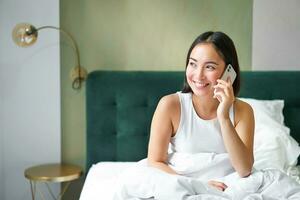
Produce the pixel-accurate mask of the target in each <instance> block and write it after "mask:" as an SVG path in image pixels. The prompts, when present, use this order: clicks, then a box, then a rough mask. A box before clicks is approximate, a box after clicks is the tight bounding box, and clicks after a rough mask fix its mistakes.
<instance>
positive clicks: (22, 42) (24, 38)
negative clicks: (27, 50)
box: [12, 23, 38, 47]
mask: <svg viewBox="0 0 300 200" xmlns="http://www.w3.org/2000/svg"><path fill="white" fill-rule="evenodd" d="M37 37H38V31H37V29H36V28H35V27H34V26H33V25H31V24H27V23H20V24H17V25H16V26H15V27H14V29H13V31H12V38H13V41H14V42H15V43H16V44H17V45H18V46H20V47H28V46H30V45H32V44H34V43H35V41H36V40H37Z"/></svg>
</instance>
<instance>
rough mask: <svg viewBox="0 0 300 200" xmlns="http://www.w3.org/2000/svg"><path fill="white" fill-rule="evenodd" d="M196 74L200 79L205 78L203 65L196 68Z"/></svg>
mask: <svg viewBox="0 0 300 200" xmlns="http://www.w3.org/2000/svg"><path fill="white" fill-rule="evenodd" d="M196 76H197V78H198V79H199V80H202V79H203V78H204V70H203V67H198V68H197V70H196Z"/></svg>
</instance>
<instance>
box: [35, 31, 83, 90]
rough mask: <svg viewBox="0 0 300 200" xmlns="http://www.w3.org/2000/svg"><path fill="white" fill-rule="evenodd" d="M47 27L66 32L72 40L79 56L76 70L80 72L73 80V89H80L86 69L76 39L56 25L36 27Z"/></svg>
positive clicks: (77, 56)
mask: <svg viewBox="0 0 300 200" xmlns="http://www.w3.org/2000/svg"><path fill="white" fill-rule="evenodd" d="M47 28H50V29H56V30H58V31H60V32H62V33H63V34H65V35H66V36H67V37H68V38H69V39H70V40H71V42H72V45H73V48H74V49H75V54H76V58H77V68H78V69H77V70H76V73H77V74H78V76H77V77H76V78H75V79H74V80H73V83H72V88H73V89H80V88H81V84H82V81H84V79H85V77H84V76H85V73H86V72H85V70H84V69H83V68H82V67H81V64H80V56H79V55H80V54H79V48H78V45H77V43H76V41H75V40H74V38H73V36H72V35H71V34H70V33H69V32H67V31H65V30H63V29H61V28H58V27H55V26H42V27H39V28H37V29H36V31H40V30H42V29H47Z"/></svg>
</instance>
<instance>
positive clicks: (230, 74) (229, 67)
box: [221, 64, 236, 84]
mask: <svg viewBox="0 0 300 200" xmlns="http://www.w3.org/2000/svg"><path fill="white" fill-rule="evenodd" d="M228 77H230V80H231V83H232V84H233V82H234V80H235V78H236V72H235V71H234V69H233V67H232V65H231V64H228V65H227V68H226V69H225V71H224V73H223V75H222V77H221V79H222V80H224V81H227V79H228Z"/></svg>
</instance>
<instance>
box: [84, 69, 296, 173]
mask: <svg viewBox="0 0 300 200" xmlns="http://www.w3.org/2000/svg"><path fill="white" fill-rule="evenodd" d="M183 77H184V72H153V71H151V72H150V71H143V72H138V71H94V72H91V73H89V75H88V79H87V83H86V112H87V157H86V158H87V160H86V169H89V168H90V166H91V165H92V164H94V163H97V162H100V161H137V160H140V159H142V158H145V157H146V155H147V147H148V139H149V132H150V123H151V119H152V115H153V112H154V110H155V108H156V105H157V103H158V101H159V99H160V98H161V97H162V96H163V95H166V94H170V93H174V92H176V91H179V90H180V89H181V88H182V85H183ZM299 81H300V71H269V72H265V71H260V72H258V71H257V72H250V71H249V72H248V71H247V72H242V73H241V91H240V95H239V96H240V97H251V98H256V99H284V100H285V107H284V116H285V124H286V125H287V126H288V127H290V129H291V135H292V136H293V137H294V138H295V139H296V140H297V141H298V142H300V93H299V92H297V91H299V89H298V88H299V85H298V84H299V83H298V82H299Z"/></svg>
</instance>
